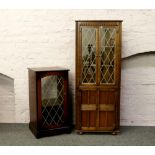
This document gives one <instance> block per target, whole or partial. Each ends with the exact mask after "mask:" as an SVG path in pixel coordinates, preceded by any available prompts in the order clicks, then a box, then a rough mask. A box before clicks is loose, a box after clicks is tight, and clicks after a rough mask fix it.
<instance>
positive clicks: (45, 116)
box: [39, 73, 67, 128]
mask: <svg viewBox="0 0 155 155" xmlns="http://www.w3.org/2000/svg"><path fill="white" fill-rule="evenodd" d="M40 83H41V84H40V87H41V89H40V91H41V92H40V93H41V95H40V100H41V106H40V109H39V110H40V113H41V118H40V126H41V128H48V127H61V126H63V125H64V124H65V123H66V121H67V120H65V116H66V111H65V104H66V95H67V94H66V93H65V92H66V87H65V85H66V81H65V75H64V74H63V73H62V74H58V75H57V74H54V73H51V74H50V73H49V74H47V75H46V74H45V75H44V74H42V75H41V78H40Z"/></svg>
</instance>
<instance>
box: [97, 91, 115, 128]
mask: <svg viewBox="0 0 155 155" xmlns="http://www.w3.org/2000/svg"><path fill="white" fill-rule="evenodd" d="M99 94H100V95H99V128H100V127H111V128H114V127H115V122H116V104H117V93H116V91H100V93H99Z"/></svg>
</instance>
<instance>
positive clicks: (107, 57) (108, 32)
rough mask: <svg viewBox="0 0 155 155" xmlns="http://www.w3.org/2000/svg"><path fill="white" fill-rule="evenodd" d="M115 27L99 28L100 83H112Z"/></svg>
mask: <svg viewBox="0 0 155 155" xmlns="http://www.w3.org/2000/svg"><path fill="white" fill-rule="evenodd" d="M115 35H116V29H115V28H105V27H101V28H100V46H101V51H100V52H101V62H100V63H101V64H100V65H101V68H100V71H101V74H100V75H101V77H100V83H104V84H113V83H114V82H115V81H114V77H115V76H114V67H115V61H114V60H115Z"/></svg>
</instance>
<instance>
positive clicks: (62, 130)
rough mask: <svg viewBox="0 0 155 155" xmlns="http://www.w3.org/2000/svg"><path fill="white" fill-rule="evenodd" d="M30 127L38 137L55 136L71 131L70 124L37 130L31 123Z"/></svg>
mask: <svg viewBox="0 0 155 155" xmlns="http://www.w3.org/2000/svg"><path fill="white" fill-rule="evenodd" d="M29 128H30V130H31V132H32V133H33V134H34V135H35V137H36V138H41V137H47V136H54V135H59V134H65V133H71V127H70V126H64V127H61V128H55V129H46V130H37V129H36V128H35V127H33V126H32V125H31V123H30V124H29Z"/></svg>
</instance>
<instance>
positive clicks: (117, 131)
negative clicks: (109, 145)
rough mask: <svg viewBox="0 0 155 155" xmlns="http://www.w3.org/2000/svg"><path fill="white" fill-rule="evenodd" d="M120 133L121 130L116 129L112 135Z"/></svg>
mask: <svg viewBox="0 0 155 155" xmlns="http://www.w3.org/2000/svg"><path fill="white" fill-rule="evenodd" d="M119 133H120V131H119V130H114V131H113V132H112V135H118V134H119Z"/></svg>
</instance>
